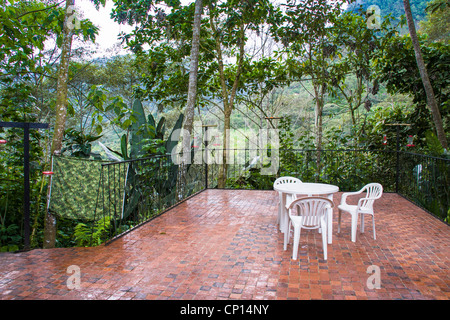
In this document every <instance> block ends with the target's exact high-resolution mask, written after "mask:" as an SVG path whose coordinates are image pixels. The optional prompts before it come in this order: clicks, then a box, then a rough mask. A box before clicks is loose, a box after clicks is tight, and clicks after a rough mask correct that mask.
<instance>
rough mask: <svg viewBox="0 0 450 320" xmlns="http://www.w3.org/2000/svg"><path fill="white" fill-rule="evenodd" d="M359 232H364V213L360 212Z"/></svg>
mask: <svg viewBox="0 0 450 320" xmlns="http://www.w3.org/2000/svg"><path fill="white" fill-rule="evenodd" d="M361 233H364V214H362V213H361Z"/></svg>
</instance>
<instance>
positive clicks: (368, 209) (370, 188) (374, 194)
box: [338, 183, 383, 242]
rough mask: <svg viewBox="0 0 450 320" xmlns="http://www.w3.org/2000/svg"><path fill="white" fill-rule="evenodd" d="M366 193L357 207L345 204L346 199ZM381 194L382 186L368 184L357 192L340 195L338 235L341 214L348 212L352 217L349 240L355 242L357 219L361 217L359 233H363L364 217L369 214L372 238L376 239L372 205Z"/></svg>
mask: <svg viewBox="0 0 450 320" xmlns="http://www.w3.org/2000/svg"><path fill="white" fill-rule="evenodd" d="M364 191H365V192H367V194H366V197H364V198H361V199H359V201H358V204H357V205H349V204H347V197H348V196H353V195H358V194H361V193H363V192H364ZM382 194H383V186H382V185H381V184H379V183H369V184H367V185H365V186H364V187H363V188H362V189H361V190H359V191H357V192H347V193H343V194H342V198H341V204H340V205H338V209H339V219H338V233H340V232H341V213H342V212H348V213H350V214H351V216H352V235H351V239H352V241H353V242H356V228H357V225H358V217H359V215H361V232H364V215H365V214H370V215H371V216H372V227H373V238H374V239H376V234H375V214H374V211H373V204H374V202H375V200H377V199H380V198H381V196H382Z"/></svg>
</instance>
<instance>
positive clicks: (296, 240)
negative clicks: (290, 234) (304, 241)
mask: <svg viewBox="0 0 450 320" xmlns="http://www.w3.org/2000/svg"><path fill="white" fill-rule="evenodd" d="M300 231H301V227H300V225H297V224H294V243H293V245H292V259H294V260H297V256H298V245H299V242H300Z"/></svg>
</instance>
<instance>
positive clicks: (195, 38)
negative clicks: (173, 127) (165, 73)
mask: <svg viewBox="0 0 450 320" xmlns="http://www.w3.org/2000/svg"><path fill="white" fill-rule="evenodd" d="M202 11H203V1H202V0H196V1H195V12H194V25H193V29H192V44H191V59H190V64H191V65H190V71H189V84H188V93H187V103H186V108H185V110H184V124H183V129H184V130H185V132H189V133H191V132H192V127H193V123H194V110H195V103H196V99H197V77H198V58H199V48H200V30H201V22H202ZM190 148H191V145H190V137H189V139H183V154H189V153H190Z"/></svg>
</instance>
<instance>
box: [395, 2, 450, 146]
mask: <svg viewBox="0 0 450 320" xmlns="http://www.w3.org/2000/svg"><path fill="white" fill-rule="evenodd" d="M403 5H404V7H405V13H406V20H407V21H408V28H409V35H410V37H411V41H412V44H413V47H414V53H415V56H416V62H417V67H418V68H419V72H420V77H421V78H422V83H423V87H424V89H425V93H426V96H427V102H428V107H429V108H430V111H431V115H432V117H433V121H434V125H435V128H436V134H437V137H438V139H439V142H440V143H441V145H442V147H443V148H444V149H447V150H448V142H447V136H446V134H445V131H444V125H443V122H442V117H441V113H440V111H439V106H438V104H437V102H436V99H435V96H434V91H433V87H432V86H431V82H430V78H429V77H428V71H427V68H426V66H425V63H424V62H423V57H422V52H421V50H420V44H419V39H418V38H417V33H416V27H415V25H414V20H413V16H412V12H411V6H410V4H409V0H403Z"/></svg>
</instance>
